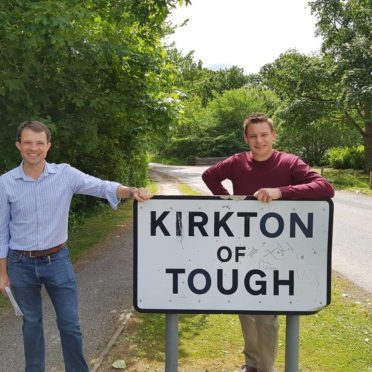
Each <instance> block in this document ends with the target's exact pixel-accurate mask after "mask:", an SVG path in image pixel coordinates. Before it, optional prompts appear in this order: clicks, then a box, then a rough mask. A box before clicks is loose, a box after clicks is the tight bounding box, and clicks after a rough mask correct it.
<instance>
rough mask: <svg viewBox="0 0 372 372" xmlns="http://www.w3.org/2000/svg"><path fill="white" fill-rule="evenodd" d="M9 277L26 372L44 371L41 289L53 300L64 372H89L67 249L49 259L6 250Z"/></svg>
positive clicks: (75, 289) (74, 279)
mask: <svg viewBox="0 0 372 372" xmlns="http://www.w3.org/2000/svg"><path fill="white" fill-rule="evenodd" d="M8 275H9V279H10V283H11V286H12V290H13V292H14V297H15V299H16V301H17V302H18V305H19V307H20V308H21V310H22V312H23V314H24V316H23V327H22V330H23V342H24V351H25V359H26V372H44V371H45V344H44V330H43V314H42V301H41V286H42V285H43V284H44V286H45V289H46V291H47V292H48V295H49V297H50V299H51V300H52V303H53V306H54V309H55V312H56V315H57V326H58V329H59V333H60V336H61V343H62V351H63V359H64V362H65V369H66V372H85V371H88V370H89V369H88V366H87V363H86V361H85V359H84V356H83V341H82V335H81V331H80V325H79V314H78V301H77V287H76V278H75V273H74V270H73V267H72V264H71V260H70V256H69V253H68V249H67V247H65V248H63V249H62V250H61V251H59V252H58V253H55V254H53V255H51V256H48V257H42V258H30V257H26V256H23V255H20V254H18V253H17V252H15V251H12V250H11V249H10V250H9V254H8Z"/></svg>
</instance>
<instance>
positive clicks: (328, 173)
mask: <svg viewBox="0 0 372 372" xmlns="http://www.w3.org/2000/svg"><path fill="white" fill-rule="evenodd" d="M314 170H315V171H317V172H318V173H321V169H320V168H314ZM322 173H323V176H324V177H325V178H326V179H327V180H329V181H330V182H332V184H333V186H334V188H335V189H336V190H344V191H353V192H355V191H357V192H360V193H362V194H367V195H372V189H370V188H369V186H368V183H369V178H368V175H367V174H366V173H365V172H363V171H362V170H355V169H333V168H323V171H322Z"/></svg>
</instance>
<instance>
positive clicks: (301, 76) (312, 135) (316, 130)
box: [261, 50, 360, 164]
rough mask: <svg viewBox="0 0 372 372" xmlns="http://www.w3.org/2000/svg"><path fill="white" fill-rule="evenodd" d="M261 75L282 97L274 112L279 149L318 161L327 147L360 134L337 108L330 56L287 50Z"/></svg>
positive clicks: (355, 139) (349, 142)
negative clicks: (346, 122) (348, 124)
mask: <svg viewBox="0 0 372 372" xmlns="http://www.w3.org/2000/svg"><path fill="white" fill-rule="evenodd" d="M261 74H262V77H263V84H265V85H266V86H268V87H269V88H271V89H272V90H273V91H275V93H276V94H277V95H278V96H279V97H280V99H281V104H280V108H279V109H278V111H277V112H276V115H275V121H276V122H277V124H278V132H279V139H278V146H280V148H282V149H283V150H286V151H292V152H295V153H297V154H299V155H300V156H302V157H303V158H304V159H305V160H306V161H308V162H309V163H311V164H320V163H321V161H322V159H323V158H324V157H325V155H326V152H327V150H328V149H329V148H331V147H334V146H337V145H344V146H347V145H352V144H355V143H358V142H359V141H360V135H359V133H358V132H357V131H356V130H355V129H354V128H352V129H350V128H348V126H347V125H346V124H345V120H344V115H343V113H342V111H340V108H339V105H338V89H339V88H338V86H339V81H338V80H337V78H336V76H335V75H334V73H333V65H332V60H331V59H330V58H327V57H326V56H321V55H314V56H308V55H304V54H301V53H298V52H297V51H295V50H290V51H288V52H286V53H284V54H282V55H280V57H279V58H278V59H277V60H276V61H274V62H273V63H271V64H268V65H265V66H264V67H263V68H262V69H261ZM350 115H351V117H354V116H355V113H353V112H350Z"/></svg>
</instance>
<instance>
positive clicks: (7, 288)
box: [5, 287, 23, 316]
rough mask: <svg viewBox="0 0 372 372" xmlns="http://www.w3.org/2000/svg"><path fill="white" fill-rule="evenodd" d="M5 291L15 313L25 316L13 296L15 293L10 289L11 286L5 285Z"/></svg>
mask: <svg viewBox="0 0 372 372" xmlns="http://www.w3.org/2000/svg"><path fill="white" fill-rule="evenodd" d="M5 292H6V294H7V295H8V298H9V300H10V302H11V304H12V305H13V308H14V312H15V315H17V316H23V313H22V311H21V309H20V308H19V306H18V304H17V301H16V300H15V298H14V297H13V293H12V291H11V290H10V288H9V287H5Z"/></svg>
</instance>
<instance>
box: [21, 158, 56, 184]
mask: <svg viewBox="0 0 372 372" xmlns="http://www.w3.org/2000/svg"><path fill="white" fill-rule="evenodd" d="M52 173H56V165H55V164H50V163H48V162H47V161H46V162H45V165H44V170H43V173H41V175H40V178H39V179H41V178H44V177H46V176H48V175H49V174H52ZM14 179H16V180H17V179H23V180H24V181H30V180H32V181H34V180H33V179H31V178H30V177H29V176H27V175H26V174H25V172H24V170H23V160H22V162H21V164H20V165H19V166H18V167H17V168H16V169H15V173H14Z"/></svg>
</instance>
